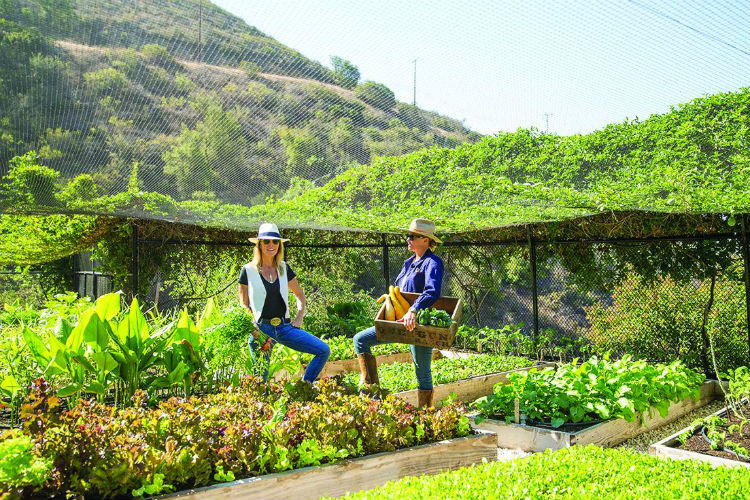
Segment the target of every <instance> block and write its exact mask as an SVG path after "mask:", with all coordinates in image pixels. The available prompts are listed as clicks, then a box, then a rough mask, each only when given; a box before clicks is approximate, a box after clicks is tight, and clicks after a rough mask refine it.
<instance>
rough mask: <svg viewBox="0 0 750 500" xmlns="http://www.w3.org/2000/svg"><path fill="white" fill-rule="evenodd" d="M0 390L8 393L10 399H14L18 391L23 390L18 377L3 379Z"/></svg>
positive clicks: (9, 376) (11, 376) (10, 376)
mask: <svg viewBox="0 0 750 500" xmlns="http://www.w3.org/2000/svg"><path fill="white" fill-rule="evenodd" d="M0 389H2V390H3V391H4V392H6V393H7V395H8V396H9V397H12V396H13V394H15V393H16V391H18V390H20V389H21V384H19V383H18V380H16V377H14V376H13V375H8V376H7V377H5V378H4V379H3V381H2V383H0Z"/></svg>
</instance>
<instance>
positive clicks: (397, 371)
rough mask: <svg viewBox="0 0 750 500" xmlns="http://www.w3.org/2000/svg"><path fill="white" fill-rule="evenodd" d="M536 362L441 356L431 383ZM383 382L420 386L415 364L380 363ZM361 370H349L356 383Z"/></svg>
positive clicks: (393, 386) (401, 387)
mask: <svg viewBox="0 0 750 500" xmlns="http://www.w3.org/2000/svg"><path fill="white" fill-rule="evenodd" d="M532 364H534V362H533V361H530V360H529V359H526V358H520V357H517V356H502V355H497V354H478V355H476V356H471V357H468V358H440V359H436V360H434V361H433V362H432V382H433V384H435V385H438V384H448V383H450V382H455V381H456V380H461V379H464V378H469V377H474V376H477V375H485V374H488V373H497V372H504V371H507V370H513V369H516V368H524V367H526V366H531V365H532ZM378 376H379V377H380V385H381V386H382V387H384V388H385V389H388V390H389V391H392V392H400V391H409V390H412V389H416V388H417V379H416V375H415V374H414V363H390V364H387V365H380V366H378ZM358 377H359V374H358V373H350V374H348V375H347V376H346V380H347V381H349V382H351V383H356V382H357V380H358Z"/></svg>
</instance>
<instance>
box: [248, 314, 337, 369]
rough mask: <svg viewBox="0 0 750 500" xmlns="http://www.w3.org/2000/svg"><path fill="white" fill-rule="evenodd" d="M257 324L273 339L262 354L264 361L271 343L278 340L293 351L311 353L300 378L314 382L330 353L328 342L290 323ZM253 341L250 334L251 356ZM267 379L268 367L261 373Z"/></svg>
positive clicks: (269, 353)
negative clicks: (310, 357)
mask: <svg viewBox="0 0 750 500" xmlns="http://www.w3.org/2000/svg"><path fill="white" fill-rule="evenodd" d="M259 326H260V329H261V331H262V332H263V333H265V334H266V335H268V336H269V337H271V338H272V339H273V340H272V341H271V348H270V349H268V351H266V353H265V355H264V358H265V359H266V361H267V360H269V359H270V358H271V351H272V350H273V345H274V344H275V343H276V342H278V343H279V344H281V345H285V346H287V347H289V348H291V349H294V350H295V351H300V352H306V353H308V354H312V355H313V356H314V357H313V360H312V361H310V364H309V365H307V369H306V370H305V375H304V376H303V377H302V380H306V381H308V382H314V381H315V379H316V378H318V375H320V371H321V370H322V369H323V366H325V364H326V361H328V356H330V355H331V348H330V347H328V344H326V343H325V342H323V341H322V340H320V339H319V338H318V337H316V336H315V335H313V334H311V333H308V332H306V331H305V330H302V329H301V328H296V327H294V326H292V325H291V324H290V323H286V324H282V325H279V326H273V325H269V324H266V323H263V324H261V325H259ZM254 342H255V339H254V338H253V336H252V335H251V336H250V341H249V343H250V353H251V355H253V357H254V352H255V351H254V349H253V347H254V346H253V343H254ZM267 379H268V369H266V370H265V373H264V374H263V380H267Z"/></svg>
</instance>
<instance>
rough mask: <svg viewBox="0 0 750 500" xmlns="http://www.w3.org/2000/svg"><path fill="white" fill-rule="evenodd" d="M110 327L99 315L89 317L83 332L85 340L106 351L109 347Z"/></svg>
mask: <svg viewBox="0 0 750 500" xmlns="http://www.w3.org/2000/svg"><path fill="white" fill-rule="evenodd" d="M108 330H109V325H107V323H105V322H104V321H102V320H101V319H99V315H98V314H92V315H91V316H89V317H88V322H87V323H86V325H85V328H84V331H83V340H84V341H85V342H86V343H87V344H90V345H94V346H97V347H98V348H99V349H101V350H105V349H106V348H107V346H108V345H109V332H108Z"/></svg>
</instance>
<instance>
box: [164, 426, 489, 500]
mask: <svg viewBox="0 0 750 500" xmlns="http://www.w3.org/2000/svg"><path fill="white" fill-rule="evenodd" d="M484 459H486V460H495V459H497V436H495V435H494V434H493V433H491V432H489V433H488V432H483V431H482V432H479V433H477V434H475V435H472V436H466V437H462V438H456V439H449V440H445V441H440V442H437V443H430V444H425V445H421V446H414V447H411V448H404V449H402V450H396V451H392V452H385V453H377V454H375V455H370V456H367V457H361V458H354V459H351V460H343V461H341V462H338V463H335V464H330V465H322V466H319V467H305V468H304V469H297V470H291V471H287V472H279V473H276V474H268V475H265V476H260V477H253V478H248V479H240V480H238V481H232V482H230V483H222V484H215V485H212V486H205V487H202V488H196V489H194V490H185V491H179V492H177V493H172V494H169V495H162V496H160V497H158V498H159V499H161V500H166V499H170V500H171V499H180V500H188V499H189V500H214V499H216V498H221V499H222V500H240V499H243V500H253V499H268V500H272V499H286V498H289V499H292V498H294V499H300V500H304V499H317V498H320V497H321V496H331V497H338V496H342V495H345V494H346V493H350V492H356V491H360V490H368V489H372V488H376V487H378V486H381V485H383V484H385V483H386V482H388V481H395V480H397V479H400V478H402V477H404V476H421V475H422V474H437V473H439V472H443V471H447V470H455V469H459V468H461V467H466V466H469V465H473V464H477V463H481V462H482V460H484Z"/></svg>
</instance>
